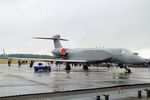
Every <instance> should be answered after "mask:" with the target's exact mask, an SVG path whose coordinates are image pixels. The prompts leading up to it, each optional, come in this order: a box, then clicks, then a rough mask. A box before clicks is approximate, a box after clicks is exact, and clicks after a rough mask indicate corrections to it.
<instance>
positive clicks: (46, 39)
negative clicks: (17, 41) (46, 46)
mask: <svg viewBox="0 0 150 100" xmlns="http://www.w3.org/2000/svg"><path fill="white" fill-rule="evenodd" d="M33 38H34V39H45V40H61V41H69V40H67V39H61V38H45V37H33Z"/></svg>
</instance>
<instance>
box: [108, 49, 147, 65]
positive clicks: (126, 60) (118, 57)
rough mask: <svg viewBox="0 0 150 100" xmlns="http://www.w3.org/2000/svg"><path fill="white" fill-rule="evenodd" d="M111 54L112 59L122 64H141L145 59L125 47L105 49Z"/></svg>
mask: <svg viewBox="0 0 150 100" xmlns="http://www.w3.org/2000/svg"><path fill="white" fill-rule="evenodd" d="M106 51H107V52H109V53H111V54H112V60H113V61H114V62H116V63H123V64H143V63H145V60H144V59H143V58H141V57H140V56H138V55H136V54H135V53H133V52H131V51H129V50H126V49H106Z"/></svg>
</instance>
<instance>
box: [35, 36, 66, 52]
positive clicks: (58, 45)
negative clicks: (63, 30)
mask: <svg viewBox="0 0 150 100" xmlns="http://www.w3.org/2000/svg"><path fill="white" fill-rule="evenodd" d="M33 38H35V39H46V40H53V41H54V47H55V49H57V48H62V45H61V43H60V40H61V41H68V40H67V39H62V38H60V35H59V34H56V35H54V36H52V37H51V38H45V37H33Z"/></svg>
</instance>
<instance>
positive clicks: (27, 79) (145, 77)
mask: <svg viewBox="0 0 150 100" xmlns="http://www.w3.org/2000/svg"><path fill="white" fill-rule="evenodd" d="M63 67H64V66H61V67H56V66H55V65H52V71H51V72H42V71H41V72H38V73H35V72H34V69H33V68H30V67H29V65H22V66H21V67H18V66H17V65H12V66H11V67H8V66H7V65H0V97H7V96H16V95H26V94H37V93H52V92H58V91H68V90H78V89H92V88H100V87H108V86H117V85H122V84H123V85H128V84H140V83H141V84H142V83H150V69H149V68H132V73H131V74H126V73H124V72H125V70H124V69H120V68H115V67H114V68H109V69H107V68H102V67H91V68H89V69H90V70H89V71H83V70H82V67H73V68H72V70H71V71H70V72H66V71H65V70H64V69H63ZM116 95H118V94H116ZM145 95H146V94H145ZM134 97H137V93H136V94H134V93H132V94H131V93H126V95H123V96H115V95H114V96H112V97H111V98H112V99H111V100H138V99H137V98H136V99H134ZM63 98H64V99H63ZM63 98H60V97H57V98H56V97H47V96H41V97H40V98H39V97H38V98H36V96H35V98H34V96H33V97H32V99H28V100H95V96H93V97H91V96H90V97H89V96H82V97H78V98H72V97H71V96H69V97H63ZM120 98H122V99H120ZM131 98H132V99H131ZM7 99H9V98H7ZM5 100H6V99H5ZM10 100H11V99H10ZM140 100H145V99H140Z"/></svg>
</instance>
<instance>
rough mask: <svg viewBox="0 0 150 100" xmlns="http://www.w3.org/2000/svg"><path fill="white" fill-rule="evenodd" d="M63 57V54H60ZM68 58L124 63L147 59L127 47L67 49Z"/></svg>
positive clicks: (141, 62)
mask: <svg viewBox="0 0 150 100" xmlns="http://www.w3.org/2000/svg"><path fill="white" fill-rule="evenodd" d="M59 57H60V58H61V56H59ZM63 58H64V59H67V60H87V61H102V60H103V59H105V60H107V61H108V62H113V63H122V64H143V63H144V62H145V60H144V59H143V58H141V57H140V56H138V55H135V53H132V52H131V51H129V50H126V49H102V50H97V49H67V56H66V57H63Z"/></svg>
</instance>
